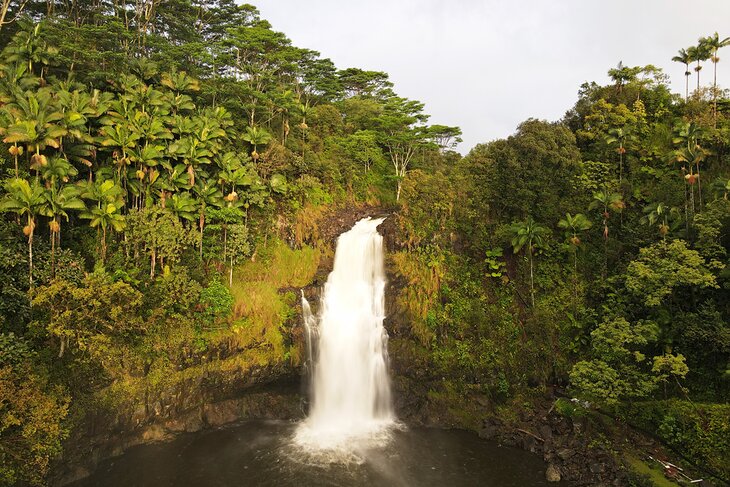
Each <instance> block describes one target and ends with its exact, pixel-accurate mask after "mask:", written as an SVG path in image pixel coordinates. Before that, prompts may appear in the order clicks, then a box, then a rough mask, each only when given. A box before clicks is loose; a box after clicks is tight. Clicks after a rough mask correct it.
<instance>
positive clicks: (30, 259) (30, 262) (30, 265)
mask: <svg viewBox="0 0 730 487" xmlns="http://www.w3.org/2000/svg"><path fill="white" fill-rule="evenodd" d="M33 226H34V223H33V218H32V217H31V216H30V215H28V227H29V228H30V232H29V233H28V282H29V283H30V287H31V289H32V288H33V230H35V229H34V228H33Z"/></svg>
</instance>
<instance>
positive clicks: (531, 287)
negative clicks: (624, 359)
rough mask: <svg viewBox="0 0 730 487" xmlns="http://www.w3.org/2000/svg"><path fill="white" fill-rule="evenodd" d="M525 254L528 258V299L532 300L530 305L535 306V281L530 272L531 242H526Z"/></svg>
mask: <svg viewBox="0 0 730 487" xmlns="http://www.w3.org/2000/svg"><path fill="white" fill-rule="evenodd" d="M527 256H528V257H529V260H530V300H531V301H532V307H533V308H534V307H535V281H534V276H533V272H532V242H530V243H529V244H528V247H527Z"/></svg>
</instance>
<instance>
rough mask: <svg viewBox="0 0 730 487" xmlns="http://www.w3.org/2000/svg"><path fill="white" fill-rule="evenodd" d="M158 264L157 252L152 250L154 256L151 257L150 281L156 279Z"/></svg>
mask: <svg viewBox="0 0 730 487" xmlns="http://www.w3.org/2000/svg"><path fill="white" fill-rule="evenodd" d="M156 264H157V250H156V249H152V254H151V255H150V279H154V277H155V265H156Z"/></svg>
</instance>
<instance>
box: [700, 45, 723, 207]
mask: <svg viewBox="0 0 730 487" xmlns="http://www.w3.org/2000/svg"><path fill="white" fill-rule="evenodd" d="M718 61H719V59H717V51H715V55H714V56H713V58H712V64H714V65H715V73H714V75H713V78H714V79H713V81H712V120H713V126H714V128H717V62H718ZM697 173H698V174H699V169H698V170H697ZM700 206H702V193H701V192H700Z"/></svg>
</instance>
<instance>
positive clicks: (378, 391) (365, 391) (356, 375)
mask: <svg viewBox="0 0 730 487" xmlns="http://www.w3.org/2000/svg"><path fill="white" fill-rule="evenodd" d="M383 220H384V218H380V219H375V220H373V219H370V218H366V219H364V220H360V221H359V222H357V223H356V224H355V226H354V227H353V228H352V229H351V230H350V231H348V232H346V233H343V234H342V235H340V237H339V239H338V241H337V248H336V251H335V263H334V268H333V270H332V272H331V273H330V275H329V277H328V279H327V283H326V284H325V285H324V290H323V294H322V299H321V306H320V312H319V316H318V317H314V316H313V315H312V313H311V310H310V308H309V303H308V302H307V300H306V299H305V298H304V295H302V308H303V310H304V324H305V328H306V330H307V338H308V339H310V340H311V341H310V344H308V346H307V347H308V350H307V352H308V355H309V356H308V360H309V361H310V363H311V362H313V363H314V369H313V374H312V406H311V408H310V412H309V417H308V418H307V419H306V420H305V421H304V422H303V423H302V424H301V425H300V427H299V429H298V430H297V434H296V437H295V441H296V443H298V444H300V445H303V446H308V447H311V448H316V449H322V450H337V449H348V448H350V447H351V446H352V445H353V444H356V443H358V441H359V440H365V441H368V440H372V439H374V438H380V437H381V435H380V434H381V433H383V432H386V431H387V430H388V427H389V426H391V425H393V424H394V416H393V411H392V407H391V400H390V381H389V378H388V366H387V363H388V352H387V341H388V334H387V332H386V331H385V328H383V319H384V318H385V306H384V297H385V296H384V291H385V272H384V268H383V237H382V236H380V234H378V232H377V230H376V228H377V226H378V225H380V223H382V222H383ZM315 340H316V344H315V345H314V346H312V343H314V342H315Z"/></svg>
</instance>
